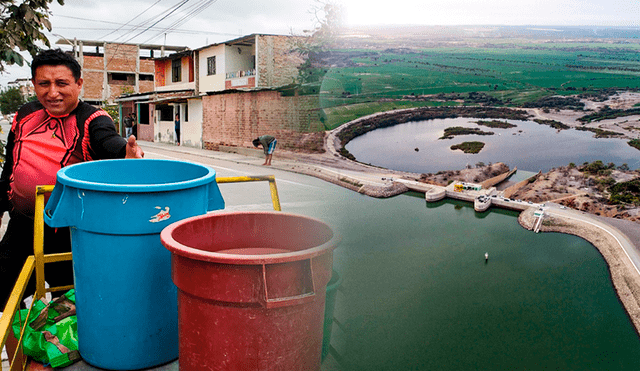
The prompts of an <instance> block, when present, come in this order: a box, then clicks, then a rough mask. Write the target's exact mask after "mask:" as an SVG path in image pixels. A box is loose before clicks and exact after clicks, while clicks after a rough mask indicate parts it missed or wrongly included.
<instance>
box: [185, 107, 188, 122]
mask: <svg viewBox="0 0 640 371" xmlns="http://www.w3.org/2000/svg"><path fill="white" fill-rule="evenodd" d="M184 122H189V104H186V105H185V106H184Z"/></svg>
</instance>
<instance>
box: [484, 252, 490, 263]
mask: <svg viewBox="0 0 640 371" xmlns="http://www.w3.org/2000/svg"><path fill="white" fill-rule="evenodd" d="M484 260H485V261H486V260H489V253H488V252H486V253H484Z"/></svg>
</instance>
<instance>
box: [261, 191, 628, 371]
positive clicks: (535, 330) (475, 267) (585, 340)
mask: <svg viewBox="0 0 640 371" xmlns="http://www.w3.org/2000/svg"><path fill="white" fill-rule="evenodd" d="M294 187H295V189H296V192H290V191H289V189H293V188H294ZM304 187H305V188H304V189H303V190H302V191H301V190H300V189H301V188H300V186H298V185H295V184H291V183H286V182H280V183H279V189H280V194H281V195H283V196H282V199H281V201H282V203H283V204H282V206H283V210H285V211H288V212H294V213H299V214H305V215H310V216H314V217H318V218H320V219H322V220H324V221H326V222H327V223H329V224H330V225H331V226H332V227H333V228H334V230H335V231H336V232H338V233H340V234H341V235H342V243H341V245H340V247H339V248H338V249H337V250H336V251H335V254H334V267H335V269H336V270H337V271H338V272H339V273H340V275H341V276H342V278H343V282H342V286H341V287H340V289H339V291H338V294H337V301H336V308H335V315H334V316H335V319H336V322H335V323H334V325H333V332H332V335H333V336H332V339H331V345H332V346H333V347H334V349H335V351H336V352H337V355H338V357H339V360H340V363H341V365H342V367H343V369H344V370H638V369H640V341H639V340H640V339H639V337H638V335H637V334H636V332H635V330H634V327H633V325H632V324H631V321H630V320H629V318H628V316H627V314H626V312H625V311H624V309H623V307H622V305H621V303H620V301H619V300H618V298H617V296H616V294H615V291H614V288H613V286H612V283H611V280H610V275H609V271H608V268H607V265H606V263H605V261H604V259H603V258H602V256H601V255H600V254H599V252H598V251H597V250H596V248H595V247H594V246H593V245H591V244H590V243H588V242H586V241H585V240H583V239H581V238H578V237H575V236H570V235H564V234H558V233H540V234H536V233H533V232H530V231H527V230H525V229H523V228H522V227H520V225H519V224H518V223H517V219H516V218H517V213H515V212H511V211H505V210H499V209H495V208H493V209H491V211H489V212H486V213H477V212H475V211H474V210H473V207H472V204H470V203H465V202H458V201H442V202H439V203H436V204H427V203H426V202H425V201H424V196H423V195H422V194H417V193H409V194H405V195H401V196H397V197H393V198H390V199H374V198H370V197H366V196H362V195H360V194H357V193H355V192H352V191H349V190H346V189H343V188H340V187H337V186H333V185H330V184H328V183H325V182H322V181H319V180H315V179H314V180H309V181H308V183H306V184H305V185H304ZM265 205H267V206H269V204H268V203H265ZM485 252H488V253H489V260H488V262H485V258H484V254H485Z"/></svg>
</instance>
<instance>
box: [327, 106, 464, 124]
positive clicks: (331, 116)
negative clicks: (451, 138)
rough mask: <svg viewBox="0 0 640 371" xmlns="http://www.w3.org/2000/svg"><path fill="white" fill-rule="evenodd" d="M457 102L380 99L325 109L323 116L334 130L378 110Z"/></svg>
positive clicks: (384, 110)
mask: <svg viewBox="0 0 640 371" xmlns="http://www.w3.org/2000/svg"><path fill="white" fill-rule="evenodd" d="M458 105H459V103H455V102H420V101H401V100H398V101H379V102H370V103H355V104H351V105H347V104H345V105H342V106H336V107H331V108H326V109H324V114H323V117H325V119H324V126H325V129H326V130H332V129H335V128H337V127H338V126H340V125H342V124H344V123H346V122H349V121H353V120H355V119H357V118H360V117H363V116H368V115H372V114H374V113H378V112H387V111H393V110H399V109H407V108H417V107H443V106H458Z"/></svg>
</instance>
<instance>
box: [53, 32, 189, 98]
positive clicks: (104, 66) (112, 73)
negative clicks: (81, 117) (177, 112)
mask: <svg viewBox="0 0 640 371" xmlns="http://www.w3.org/2000/svg"><path fill="white" fill-rule="evenodd" d="M56 44H59V45H70V46H71V47H72V52H71V53H73V55H74V57H75V58H76V60H77V61H78V62H79V63H80V66H81V67H82V78H83V80H84V85H83V87H82V92H81V93H80V98H81V99H82V100H84V101H85V102H87V103H90V104H95V105H102V104H103V102H107V103H109V104H111V103H113V102H114V99H115V98H117V97H119V96H121V95H122V94H131V93H145V92H152V91H153V90H154V72H155V64H154V61H153V57H154V56H160V55H164V53H165V52H170V51H180V50H184V49H186V47H183V46H163V45H151V44H125V43H109V42H105V41H91V40H77V39H74V40H73V42H71V41H69V40H66V39H60V40H58V41H57V43H56ZM154 54H155V55H154Z"/></svg>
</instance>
